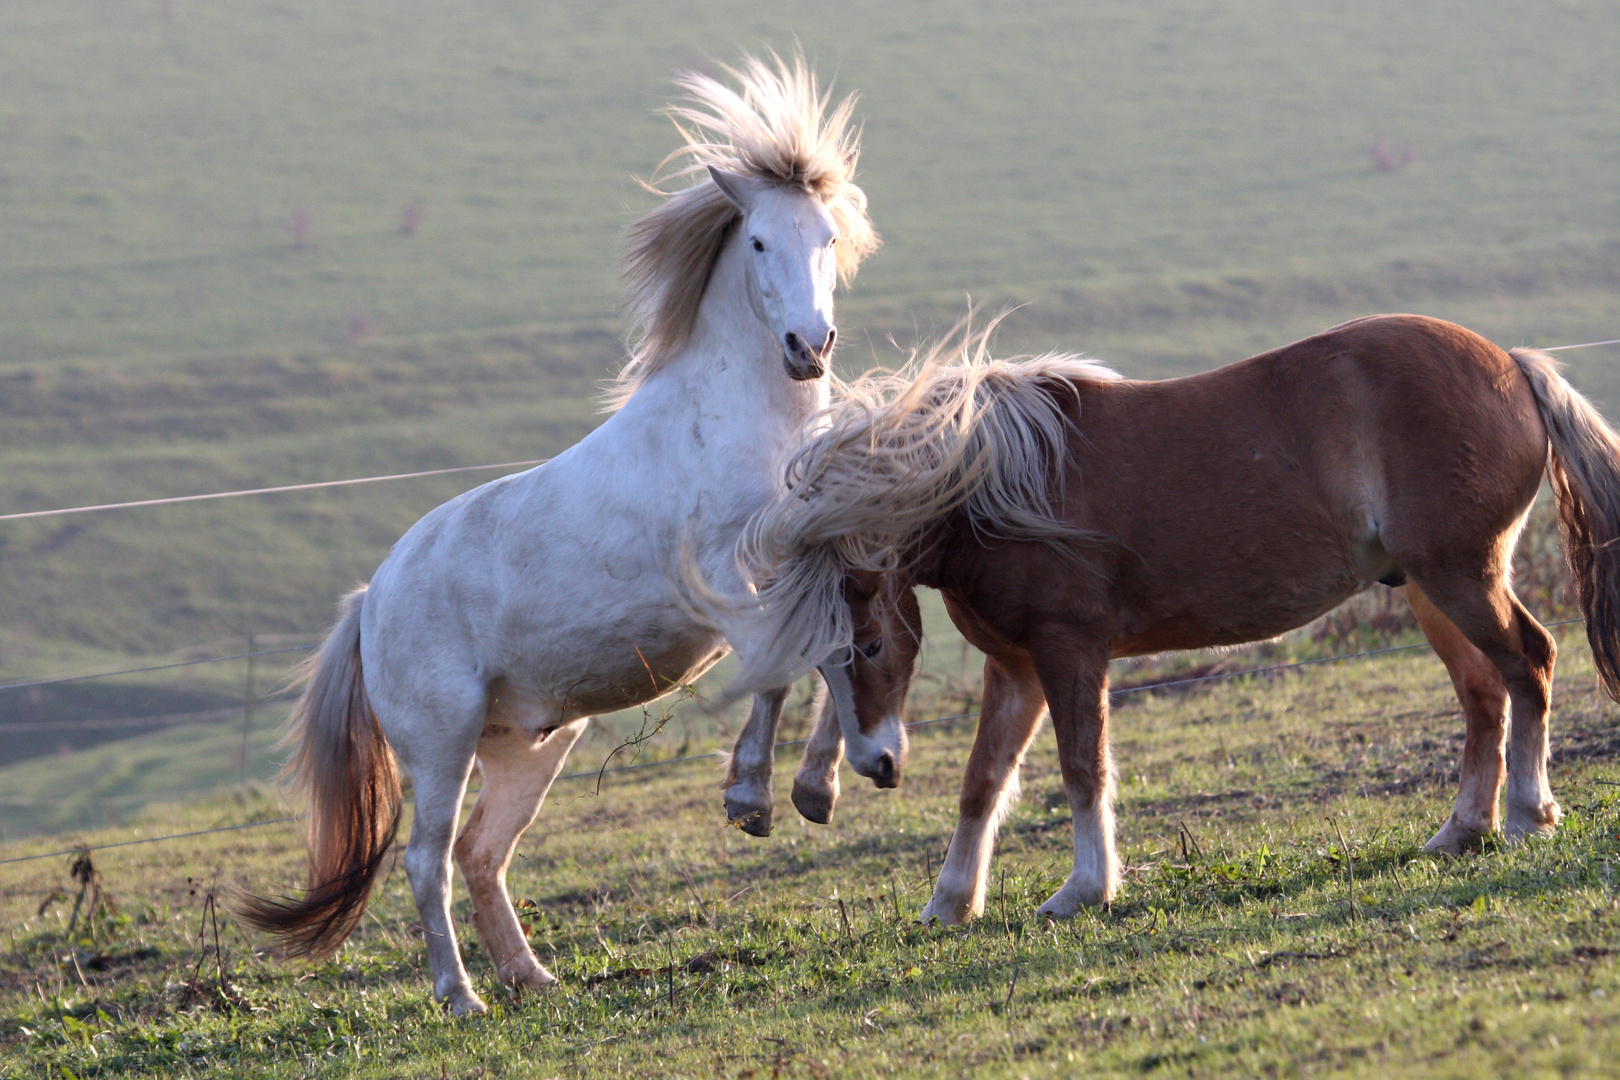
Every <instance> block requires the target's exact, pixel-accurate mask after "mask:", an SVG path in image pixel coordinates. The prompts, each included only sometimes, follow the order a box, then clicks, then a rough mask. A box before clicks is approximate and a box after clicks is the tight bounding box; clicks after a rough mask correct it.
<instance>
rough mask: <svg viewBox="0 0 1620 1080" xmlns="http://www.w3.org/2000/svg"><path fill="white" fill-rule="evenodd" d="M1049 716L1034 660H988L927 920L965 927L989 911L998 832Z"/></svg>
mask: <svg viewBox="0 0 1620 1080" xmlns="http://www.w3.org/2000/svg"><path fill="white" fill-rule="evenodd" d="M1045 711H1046V698H1045V697H1044V696H1043V695H1042V693H1041V683H1040V680H1039V679H1037V678H1036V676H1035V668H1034V665H1033V664H1032V663H1031V662H1030V660H1029V658H1028V657H1027V656H1016V655H1015V656H1011V657H995V656H991V657H986V658H985V661H984V709H983V711H982V712H981V713H980V715H979V731H978V734H977V736H975V738H974V740H973V752H972V754H971V755H969V757H968V764H967V771H966V773H965V774H964V775H963V777H962V799H961V803H960V810H961V817H960V819H959V820H958V822H957V825H956V832H955V834H954V835H952V837H951V848H950V851H949V852H948V853H947V854H946V856H945V863H944V865H942V866H941V867H940V870H939V881H938V883H936V884H935V886H934V895H933V898H932V899H930V900H929V901H928V906H927V907H925V908H923V911H922V915H921V916H920V918H921V921H923V922H927V921H928V920H930V919H938V920H939V921H940V922H942V923H961V922H967V921H968V920H969V919H972V918H974V917H975V916H977V915H979V914H981V913H982V912H983V911H984V891H985V877H986V875H987V874H988V872H989V869H990V853H991V851H992V850H993V849H994V847H995V837H996V827H997V826H998V825H1000V824H1001V819H1002V817H1003V816H1004V815H1005V814H1006V812H1007V809H1008V808H1009V807H1010V806H1011V805H1012V803H1013V801H1014V800H1015V799H1016V798H1017V797H1018V767H1019V765H1020V764H1022V763H1023V760H1024V752H1025V751H1026V750H1028V749H1029V744H1030V741H1031V740H1033V739H1034V738H1035V730H1036V728H1037V727H1039V726H1040V720H1041V714H1042V713H1043V712H1045Z"/></svg>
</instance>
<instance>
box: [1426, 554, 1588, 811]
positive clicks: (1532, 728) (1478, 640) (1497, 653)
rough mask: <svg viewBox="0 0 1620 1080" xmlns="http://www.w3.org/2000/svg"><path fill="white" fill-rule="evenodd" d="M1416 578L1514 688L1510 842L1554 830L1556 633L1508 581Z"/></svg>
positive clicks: (1511, 692) (1510, 691)
mask: <svg viewBox="0 0 1620 1080" xmlns="http://www.w3.org/2000/svg"><path fill="white" fill-rule="evenodd" d="M1416 577H1417V580H1418V581H1419V583H1420V585H1421V588H1422V591H1423V592H1424V593H1425V594H1426V595H1427V597H1428V599H1430V600H1432V601H1433V604H1434V606H1435V607H1436V608H1438V609H1439V610H1440V611H1441V612H1443V613H1444V614H1445V617H1446V618H1447V619H1449V620H1450V621H1451V622H1452V623H1453V624H1454V625H1455V626H1456V628H1457V629H1458V630H1460V631H1461V632H1462V634H1463V636H1465V637H1466V638H1467V639H1468V641H1469V642H1470V643H1471V644H1473V645H1474V646H1475V647H1476V648H1477V649H1479V651H1480V652H1481V653H1483V654H1484V655H1485V657H1486V658H1487V659H1488V660H1490V662H1491V663H1492V665H1494V666H1495V668H1496V670H1497V672H1498V673H1499V674H1500V675H1501V677H1502V681H1503V682H1504V683H1505V684H1506V686H1507V691H1508V697H1509V699H1510V701H1511V707H1510V710H1509V716H1510V723H1509V731H1510V735H1509V743H1510V747H1511V749H1510V752H1509V757H1508V777H1507V813H1506V815H1505V816H1504V820H1503V832H1504V833H1505V834H1506V835H1507V837H1508V838H1509V839H1518V838H1521V837H1524V836H1527V835H1529V834H1532V833H1546V832H1551V831H1552V830H1553V828H1554V827H1555V826H1556V825H1557V824H1558V816H1559V812H1558V802H1557V800H1556V799H1554V798H1553V794H1552V789H1551V788H1550V787H1549V786H1548V784H1547V709H1548V704H1549V702H1550V701H1551V691H1552V675H1553V664H1554V662H1555V660H1556V659H1557V655H1558V649H1557V646H1556V645H1555V644H1554V643H1553V639H1552V635H1551V634H1549V633H1547V631H1546V630H1544V629H1542V626H1541V624H1540V623H1538V622H1536V620H1535V619H1533V618H1532V617H1531V616H1530V613H1529V612H1528V611H1526V610H1525V608H1524V605H1523V604H1521V603H1519V600H1518V598H1517V597H1516V596H1514V595H1513V592H1512V590H1511V589H1509V588H1508V587H1507V582H1506V581H1505V580H1498V581H1497V582H1495V583H1492V584H1487V585H1485V586H1483V587H1482V586H1481V584H1480V582H1479V580H1478V579H1477V578H1471V577H1467V576H1463V575H1455V576H1452V575H1445V576H1434V575H1426V574H1419V575H1416ZM1437 647H1438V646H1437ZM1470 726H1472V724H1470Z"/></svg>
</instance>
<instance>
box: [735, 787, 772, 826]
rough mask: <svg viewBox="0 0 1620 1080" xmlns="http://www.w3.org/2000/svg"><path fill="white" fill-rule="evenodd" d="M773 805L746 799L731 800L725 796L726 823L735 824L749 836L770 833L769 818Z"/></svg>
mask: <svg viewBox="0 0 1620 1080" xmlns="http://www.w3.org/2000/svg"><path fill="white" fill-rule="evenodd" d="M773 814H774V807H773V806H772V805H771V804H770V803H768V802H767V803H765V804H763V805H762V804H760V803H758V802H751V801H747V800H737V801H733V799H732V797H731V796H730V795H729V794H728V795H727V796H726V824H728V825H735V826H737V828H739V829H741V830H742V831H743V832H745V833H747V834H748V835H749V836H769V835H771V818H772V816H773Z"/></svg>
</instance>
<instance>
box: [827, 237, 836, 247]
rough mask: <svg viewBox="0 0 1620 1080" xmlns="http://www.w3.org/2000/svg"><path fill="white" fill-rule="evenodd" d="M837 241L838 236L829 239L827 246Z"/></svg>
mask: <svg viewBox="0 0 1620 1080" xmlns="http://www.w3.org/2000/svg"><path fill="white" fill-rule="evenodd" d="M836 243H838V237H836V236H835V237H833V238H832V239H831V240H829V241H827V246H828V247H832V246H833V245H834V244H836Z"/></svg>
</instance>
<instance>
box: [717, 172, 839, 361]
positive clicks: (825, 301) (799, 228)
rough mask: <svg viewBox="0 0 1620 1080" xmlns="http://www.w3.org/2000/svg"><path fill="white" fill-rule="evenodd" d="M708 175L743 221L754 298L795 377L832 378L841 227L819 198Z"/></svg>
mask: <svg viewBox="0 0 1620 1080" xmlns="http://www.w3.org/2000/svg"><path fill="white" fill-rule="evenodd" d="M709 176H710V177H711V178H712V179H713V180H714V183H715V186H716V187H718V188H719V189H720V191H721V192H722V193H723V194H724V195H725V197H726V199H727V201H729V202H730V203H731V204H732V206H734V207H735V208H736V210H737V212H738V214H740V215H741V218H740V220H739V221H738V224H737V228H738V229H739V230H740V231H741V232H742V235H743V236H744V237H745V238H746V240H747V243H748V248H749V252H750V255H749V258H748V270H747V281H748V299H749V302H750V304H751V305H752V306H753V309H754V314H755V315H756V316H758V318H759V320H760V322H762V323H764V324H765V325H766V326H768V327H770V328H771V332H772V334H773V335H774V336H775V339H776V342H777V344H778V345H780V346H781V349H782V365H783V366H784V367H785V368H786V369H787V373H788V377H789V378H792V379H795V380H798V381H801V382H802V381H804V380H807V379H819V378H821V377H822V376H823V375H825V374H826V373H827V363H828V361H829V360H830V359H831V358H832V349H833V341H834V340H835V339H836V338H837V336H838V330H837V328H836V327H835V326H834V325H833V287H834V286H835V285H836V284H837V282H838V255H837V252H836V250H835V249H836V247H837V244H838V233H839V228H838V222H837V221H836V220H835V219H834V217H833V214H832V211H831V210H829V209H828V207H827V205H826V204H825V203H824V202H823V201H822V200H821V199H820V198H819V197H817V196H816V195H815V194H813V193H811V192H808V191H803V190H798V189H795V188H790V187H784V186H783V185H781V184H777V183H772V182H770V181H768V180H761V179H758V178H756V177H751V176H744V175H742V174H741V173H734V172H727V171H726V170H724V169H719V168H716V167H714V166H712V165H711V166H709Z"/></svg>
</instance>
